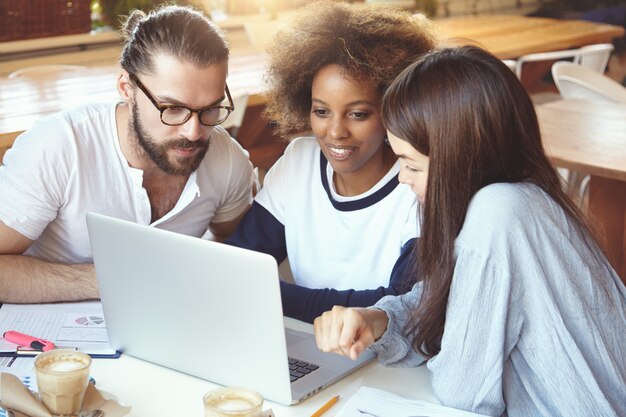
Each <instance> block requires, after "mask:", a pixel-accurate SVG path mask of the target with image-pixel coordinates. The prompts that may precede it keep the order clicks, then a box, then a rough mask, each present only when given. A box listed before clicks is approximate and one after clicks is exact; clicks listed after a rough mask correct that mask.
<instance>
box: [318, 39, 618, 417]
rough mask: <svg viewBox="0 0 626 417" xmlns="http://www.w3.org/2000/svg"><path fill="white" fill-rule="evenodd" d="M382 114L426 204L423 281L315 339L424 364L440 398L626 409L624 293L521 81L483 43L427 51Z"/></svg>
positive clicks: (514, 409)
mask: <svg viewBox="0 0 626 417" xmlns="http://www.w3.org/2000/svg"><path fill="white" fill-rule="evenodd" d="M383 122H384V124H385V126H386V128H387V130H388V132H389V140H390V142H391V146H392V148H393V150H394V152H395V153H396V155H397V156H398V157H399V158H400V160H401V162H402V167H401V171H400V174H399V175H400V182H402V183H404V184H407V185H409V186H410V187H411V188H412V190H413V191H414V192H415V194H416V195H417V196H418V198H419V199H420V200H422V202H423V205H422V207H423V211H422V212H421V215H420V221H421V226H422V243H421V244H420V246H419V250H418V253H417V260H418V262H417V264H418V265H420V270H421V275H420V276H421V277H422V281H421V282H419V283H417V284H416V285H415V286H414V287H413V290H412V291H411V292H410V293H408V294H406V295H403V296H399V297H385V298H383V299H382V300H380V301H379V302H378V303H377V304H376V305H375V306H373V308H367V309H365V308H353V309H346V308H343V307H335V308H334V309H333V310H332V311H329V312H326V313H324V314H323V315H322V316H321V317H319V318H318V319H316V321H315V331H316V337H317V341H318V346H319V347H320V349H322V350H324V351H334V352H337V353H339V354H343V355H346V356H350V357H352V358H355V357H356V356H358V355H359V354H360V353H361V352H362V351H363V350H364V349H365V348H367V347H370V348H371V349H373V350H374V351H375V352H377V353H378V357H379V360H380V361H381V362H383V363H384V364H389V365H395V366H411V365H419V364H420V363H422V362H424V361H427V366H428V368H429V369H430V370H431V372H432V375H433V379H432V381H433V390H434V392H435V394H436V395H437V396H438V398H439V399H440V400H441V402H442V403H443V404H444V405H447V406H451V407H456V408H460V409H463V410H467V411H472V412H477V413H481V414H485V415H490V416H509V417H517V416H519V417H522V416H524V417H526V416H551V417H555V416H575V415H576V416H616V417H617V416H626V401H625V399H626V349H625V347H626V289H625V287H624V285H623V283H622V282H621V281H620V278H619V277H618V276H617V274H616V273H615V271H614V270H613V269H612V268H611V266H610V264H609V262H608V261H607V259H606V257H605V255H604V254H603V252H602V250H601V249H600V247H599V245H598V244H597V243H596V241H595V239H594V237H593V236H594V235H593V233H592V231H591V229H590V227H589V226H588V223H587V221H586V219H585V217H584V215H583V214H582V213H581V212H580V210H579V209H578V208H577V207H576V206H575V205H574V204H573V203H572V201H571V200H570V199H569V198H568V197H567V196H566V195H565V193H564V192H563V191H562V189H561V185H560V182H559V177H558V176H557V173H556V171H555V169H554V168H553V167H552V166H551V165H550V163H549V161H548V159H547V157H546V156H545V153H544V151H543V147H542V144H541V135H540V131H539V125H538V121H537V117H536V114H535V111H534V108H533V105H532V102H531V101H530V99H529V97H528V95H527V94H526V92H525V91H524V88H523V87H522V85H521V84H520V83H519V81H518V80H517V78H516V77H515V75H514V74H513V73H512V72H511V71H510V70H509V69H508V68H507V67H506V66H505V65H504V64H503V63H502V62H501V61H500V60H499V59H497V58H496V57H494V56H493V55H491V54H489V53H488V52H486V51H484V50H482V49H479V48H476V47H472V46H466V47H457V48H448V49H443V50H439V51H436V52H433V53H431V54H429V55H427V56H425V57H424V58H422V59H420V60H419V61H418V62H416V63H414V64H412V65H411V66H409V67H408V68H407V69H406V70H405V71H404V72H403V73H402V74H400V76H399V77H398V78H397V79H396V80H395V81H394V82H393V83H392V84H391V86H390V87H389V89H388V90H387V92H386V94H385V96H384V99H383Z"/></svg>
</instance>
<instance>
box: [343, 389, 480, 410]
mask: <svg viewBox="0 0 626 417" xmlns="http://www.w3.org/2000/svg"><path fill="white" fill-rule="evenodd" d="M337 417H485V416H484V415H482V414H475V413H470V412H468V411H462V410H457V409H455V408H450V407H444V406H443V405H438V404H433V403H429V402H426V401H420V400H409V399H407V398H404V397H401V396H399V395H396V394H392V393H391V392H387V391H383V390H380V389H376V388H370V387H361V388H359V390H358V391H357V392H356V393H355V394H354V395H353V396H352V397H351V398H350V399H349V400H348V401H347V402H346V404H345V405H344V406H343V408H342V409H341V410H340V411H339V414H337Z"/></svg>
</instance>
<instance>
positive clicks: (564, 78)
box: [552, 62, 626, 205]
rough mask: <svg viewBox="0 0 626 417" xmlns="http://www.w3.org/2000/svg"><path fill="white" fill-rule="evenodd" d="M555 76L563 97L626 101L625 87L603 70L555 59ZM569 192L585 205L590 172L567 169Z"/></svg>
mask: <svg viewBox="0 0 626 417" xmlns="http://www.w3.org/2000/svg"><path fill="white" fill-rule="evenodd" d="M552 78H554V82H555V84H556V86H557V88H558V89H559V93H560V94H561V96H562V97H563V98H580V99H586V100H594V101H611V102H615V103H622V104H626V88H624V87H623V86H622V85H621V84H620V83H618V82H617V81H614V80H613V79H611V78H609V77H607V76H606V75H604V74H601V73H599V72H596V71H594V70H591V69H589V68H585V67H583V66H581V65H577V64H574V63H572V62H555V63H554V64H553V65H552ZM566 175H567V188H566V190H567V193H568V194H569V195H570V196H572V197H573V198H577V199H579V201H580V203H581V205H584V203H585V201H586V199H587V193H588V190H589V187H588V184H589V176H588V175H584V174H581V173H580V172H575V171H567V174H566Z"/></svg>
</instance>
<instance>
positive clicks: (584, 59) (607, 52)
mask: <svg viewBox="0 0 626 417" xmlns="http://www.w3.org/2000/svg"><path fill="white" fill-rule="evenodd" d="M612 51H613V45H612V44H610V43H602V44H595V45H586V46H582V47H580V48H578V49H568V50H562V51H551V52H540V53H535V54H527V55H523V56H521V57H519V58H518V59H517V62H516V68H515V73H516V74H517V76H518V78H522V69H523V67H524V65H525V64H527V63H529V62H538V61H562V60H565V59H572V60H573V61H572V62H574V63H575V64H578V65H580V66H583V67H585V68H589V69H592V70H594V71H596V72H600V73H604V70H605V69H606V66H607V64H608V63H609V58H610V56H611V52H612Z"/></svg>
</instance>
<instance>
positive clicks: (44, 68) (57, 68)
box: [8, 64, 86, 80]
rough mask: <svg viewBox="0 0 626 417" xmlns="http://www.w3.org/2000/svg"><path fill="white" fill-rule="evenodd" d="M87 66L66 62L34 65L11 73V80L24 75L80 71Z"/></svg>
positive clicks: (46, 74)
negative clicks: (67, 63)
mask: <svg viewBox="0 0 626 417" xmlns="http://www.w3.org/2000/svg"><path fill="white" fill-rule="evenodd" d="M85 68H86V67H84V66H82V65H66V64H50V65H33V66H31V67H24V68H20V69H17V70H15V71H13V72H12V73H10V74H9V76H8V78H9V79H10V80H12V79H15V78H22V77H31V78H42V77H47V76H50V75H51V74H59V73H68V74H70V73H73V72H80V71H82V70H84V69H85Z"/></svg>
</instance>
